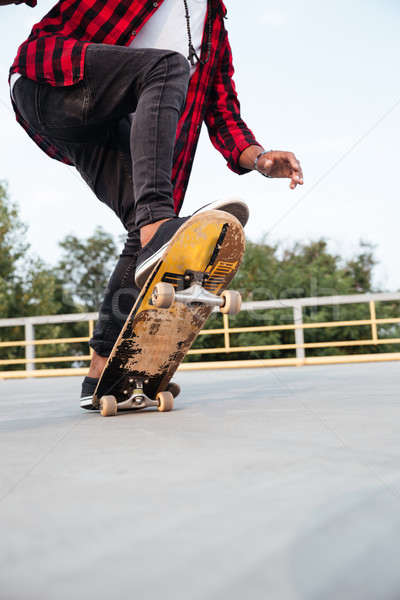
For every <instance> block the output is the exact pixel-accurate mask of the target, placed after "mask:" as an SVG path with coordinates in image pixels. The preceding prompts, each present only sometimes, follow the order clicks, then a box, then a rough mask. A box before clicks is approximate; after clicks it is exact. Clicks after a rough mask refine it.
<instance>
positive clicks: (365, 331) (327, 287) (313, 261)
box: [187, 239, 400, 361]
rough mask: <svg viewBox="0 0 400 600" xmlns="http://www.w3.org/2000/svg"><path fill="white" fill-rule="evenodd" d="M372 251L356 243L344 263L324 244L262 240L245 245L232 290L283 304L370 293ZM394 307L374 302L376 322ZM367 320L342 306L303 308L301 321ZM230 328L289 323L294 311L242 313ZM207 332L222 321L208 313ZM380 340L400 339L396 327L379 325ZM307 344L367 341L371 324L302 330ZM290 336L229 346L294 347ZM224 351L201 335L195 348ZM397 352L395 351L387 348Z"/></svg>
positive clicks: (242, 338) (315, 351)
mask: <svg viewBox="0 0 400 600" xmlns="http://www.w3.org/2000/svg"><path fill="white" fill-rule="evenodd" d="M373 252H374V248H373V246H371V245H370V244H368V243H365V242H360V245H359V249H358V251H357V253H356V255H355V256H354V257H352V258H350V259H343V258H342V257H341V256H339V255H337V254H333V253H331V252H330V251H329V249H328V243H327V241H326V240H324V239H320V240H317V241H311V242H309V243H300V242H297V243H295V244H293V245H292V246H291V247H282V245H281V244H273V245H271V244H268V243H267V242H266V241H265V240H262V241H261V242H259V243H254V242H248V243H247V247H246V254H245V258H244V260H243V264H242V266H241V268H240V270H239V273H238V275H237V276H236V278H235V280H234V284H233V287H234V288H235V289H238V290H239V291H240V292H241V293H242V296H243V300H244V301H248V302H250V301H257V300H276V299H278V300H285V299H286V298H305V297H321V296H328V297H331V296H336V295H353V294H363V293H368V292H373V291H378V290H374V289H373V270H374V266H375V264H376V261H375V259H374V256H373ZM398 312H399V303H398V302H397V303H396V302H394V303H393V302H392V303H379V304H378V306H377V316H378V318H393V317H398ZM369 318H370V312H369V306H368V305H367V304H357V303H355V304H346V305H333V303H332V304H331V305H328V306H322V305H321V306H316V307H307V308H304V309H303V322H304V323H307V324H310V325H312V324H314V323H315V324H317V323H325V322H343V321H353V320H366V319H369ZM229 322H230V326H231V327H254V326H260V325H261V326H263V325H267V326H270V325H271V326H273V325H289V324H293V309H292V308H289V307H288V308H279V309H274V310H261V311H258V310H257V311H256V310H254V311H250V312H246V311H242V312H240V313H239V314H238V315H237V316H236V317H230V319H229ZM207 328H209V329H218V328H222V317H221V316H218V315H216V314H213V315H212V317H211V320H210V322H209V323H208V324H207ZM379 337H380V338H384V337H386V338H389V337H390V338H400V328H399V326H398V325H393V324H391V325H389V324H388V325H381V326H380V327H379ZM304 338H305V342H306V343H314V344H318V343H321V342H322V343H323V342H337V341H343V342H349V341H351V340H366V341H367V340H370V339H371V327H370V325H356V326H351V327H350V326H345V327H342V326H337V327H330V328H324V329H321V328H317V327H316V328H312V327H311V328H309V329H308V328H307V329H305V331H304ZM294 343H295V336H294V331H293V330H290V329H287V330H282V331H269V332H246V333H240V334H232V335H231V336H230V345H231V347H236V346H241V347H251V346H266V345H274V346H278V345H286V344H294ZM216 345H217V346H219V347H223V346H224V339H223V336H222V335H220V336H219V337H218V336H215V335H212V336H211V335H210V336H208V335H204V336H200V337H199V338H198V340H197V342H196V345H195V346H194V348H199V349H200V348H212V347H215V346H216ZM391 349H398V348H391ZM387 351H389V348H388V347H387V346H384V345H371V344H367V345H362V344H360V345H359V346H356V347H354V346H347V347H346V346H343V347H336V348H334V349H333V348H311V349H307V352H306V354H307V356H316V355H319V356H321V355H331V354H352V353H354V352H358V353H374V352H387ZM294 355H295V352H294V350H291V349H279V348H277V347H276V348H274V349H272V350H268V351H266V350H256V351H250V350H249V352H247V353H246V354H243V353H242V352H240V353H239V352H230V353H229V354H219V355H213V354H210V355H207V354H202V355H192V356H190V357H188V359H187V360H190V361H200V360H234V359H240V358H242V359H244V358H287V357H293V356H294Z"/></svg>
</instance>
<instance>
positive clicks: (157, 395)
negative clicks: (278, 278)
mask: <svg viewBox="0 0 400 600" xmlns="http://www.w3.org/2000/svg"><path fill="white" fill-rule="evenodd" d="M244 246H245V239H244V231H243V228H242V226H241V224H240V223H239V221H238V220H237V219H236V218H235V217H234V216H232V215H230V214H229V213H226V212H223V211H220V210H213V211H207V212H203V213H200V214H198V215H195V216H194V217H192V218H191V219H189V220H188V221H186V223H185V224H184V225H183V226H182V227H181V228H180V229H179V231H178V232H177V233H176V234H175V236H174V237H173V238H172V239H171V241H170V243H169V245H168V247H167V249H166V251H165V253H164V255H163V258H162V259H161V260H160V261H159V262H158V264H157V265H156V266H155V268H154V270H153V272H152V273H151V275H150V276H149V278H148V280H147V281H146V283H145V285H144V287H143V289H142V290H141V293H140V295H139V297H138V299H137V301H136V303H135V305H134V307H133V308H132V311H131V313H130V315H129V316H128V318H127V320H126V323H125V325H124V328H123V329H122V331H121V333H120V335H119V338H118V340H117V341H116V343H115V346H114V348H113V351H112V353H111V355H110V357H109V359H108V361H107V363H106V366H105V368H104V371H103V373H102V375H101V377H100V380H99V382H98V385H97V388H96V391H95V394H94V396H93V404H94V406H96V407H97V408H100V412H101V414H102V415H103V416H113V415H115V414H116V413H117V410H118V411H119V410H124V409H141V408H146V407H149V406H154V407H156V408H158V410H160V411H169V410H172V408H173V404H174V397H176V396H177V395H178V393H179V386H178V385H177V384H174V383H172V384H171V383H170V381H171V378H172V376H173V375H174V373H175V371H176V370H177V368H178V367H179V365H180V363H181V362H182V360H183V359H184V357H185V355H186V353H187V351H188V350H189V348H190V347H191V345H192V344H193V342H194V341H195V339H196V337H197V335H198V333H199V332H200V330H201V329H202V327H203V326H204V324H205V322H206V320H207V319H208V317H209V316H210V314H211V312H212V311H213V310H214V307H215V306H219V307H220V310H221V311H222V312H225V313H228V314H236V313H237V312H238V311H239V310H240V305H241V297H240V294H239V293H238V292H233V291H228V290H226V288H227V287H228V285H229V284H230V282H231V281H232V279H233V277H234V276H235V274H236V272H237V270H238V268H239V265H240V263H241V260H242V258H243V254H244Z"/></svg>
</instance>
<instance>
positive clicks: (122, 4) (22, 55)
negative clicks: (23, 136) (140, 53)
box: [11, 0, 257, 212]
mask: <svg viewBox="0 0 400 600" xmlns="http://www.w3.org/2000/svg"><path fill="white" fill-rule="evenodd" d="M163 1H164V0H158V2H154V1H153V0H60V2H59V3H58V4H56V6H54V7H53V8H52V9H51V10H50V12H49V13H48V14H47V15H46V16H45V17H44V18H43V19H42V20H41V21H40V22H39V23H37V24H36V25H34V27H33V29H32V31H31V34H30V36H29V38H28V39H27V40H26V41H25V42H24V43H23V44H22V45H21V46H20V48H19V49H18V54H17V56H16V59H15V61H14V63H13V65H12V67H11V73H21V74H22V75H24V76H25V77H28V78H30V79H33V80H34V81H38V82H40V83H45V82H46V83H49V84H51V85H53V86H66V85H72V84H75V83H77V82H79V81H80V80H81V79H82V78H83V69H84V59H85V52H86V49H87V47H88V45H89V44H90V43H99V44H117V45H121V46H128V45H129V44H130V42H131V40H132V38H133V36H134V35H136V32H138V31H139V30H140V29H141V27H142V26H143V25H144V23H146V21H147V20H148V19H149V18H150V17H151V15H152V14H153V13H154V12H155V11H156V10H157V8H158V6H160V5H161V4H162V2H163ZM212 10H213V17H214V18H213V25H212V32H211V56H210V60H209V61H208V62H207V64H205V65H202V64H199V65H198V68H197V69H196V72H195V74H194V75H193V77H192V79H191V80H190V84H189V90H188V95H187V102H186V108H185V110H184V112H183V114H182V116H181V118H180V121H179V124H178V130H177V136H176V142H175V153H174V164H173V172H172V182H173V186H174V200H175V209H176V211H177V212H179V209H180V207H181V205H182V202H183V198H184V195H185V192H186V188H187V185H188V181H189V176H190V172H191V169H192V163H193V158H194V154H195V151H196V147H197V142H198V139H199V135H200V129H201V125H202V123H203V121H205V123H206V125H207V128H208V132H209V135H210V139H211V141H212V143H213V144H214V146H215V147H216V148H217V149H218V150H219V151H220V152H221V154H222V155H223V156H224V158H225V159H226V160H227V163H228V166H229V167H230V169H232V170H233V171H235V172H236V173H239V174H241V173H245V172H246V170H245V169H243V168H241V167H240V166H239V164H238V161H239V156H240V154H241V153H242V152H243V150H245V149H246V148H247V147H248V146H250V145H252V144H257V142H256V140H255V138H254V135H253V134H252V132H251V131H250V130H249V129H248V128H247V126H246V124H245V123H244V121H243V120H242V119H241V116H240V106H239V101H238V99H237V95H236V90H235V84H234V82H233V80H232V75H233V65H232V54H231V48H230V45H229V40H228V35H227V32H226V30H225V26H224V16H225V14H226V9H225V6H224V4H223V2H222V1H221V0H212ZM206 53H207V33H205V35H204V39H203V44H202V56H203V57H204V56H206ZM14 108H15V107H14ZM17 120H18V121H19V122H20V123H21V125H22V126H23V127H24V128H25V129H26V131H27V132H28V133H29V135H30V136H31V137H32V138H33V140H34V141H35V142H36V143H37V144H38V145H39V146H40V148H42V150H44V151H45V152H46V153H47V154H48V155H49V156H51V157H52V158H55V159H57V160H61V161H62V162H64V163H67V164H69V162H68V159H67V158H66V157H65V156H63V155H61V154H60V153H59V152H58V150H57V149H56V148H55V147H54V146H53V145H52V144H51V142H50V141H49V140H46V139H44V138H43V137H42V136H41V135H39V134H38V133H37V132H36V131H34V130H32V129H31V128H30V127H29V125H28V124H27V123H26V122H24V120H23V119H22V117H21V115H19V114H18V111H17Z"/></svg>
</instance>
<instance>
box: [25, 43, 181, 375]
mask: <svg viewBox="0 0 400 600" xmlns="http://www.w3.org/2000/svg"><path fill="white" fill-rule="evenodd" d="M187 83H188V68H187V64H186V62H185V59H184V58H183V57H182V56H181V55H178V54H176V53H170V52H163V51H153V50H150V51H149V50H143V51H142V50H132V49H129V48H128V49H127V48H121V47H113V46H104V45H92V46H90V47H89V49H88V52H87V56H86V62H85V80H84V81H83V82H81V83H80V84H78V85H76V86H72V87H68V88H53V87H52V86H50V85H47V84H36V83H34V82H32V81H29V80H27V79H25V78H21V79H20V80H18V81H17V83H16V85H15V89H14V96H15V99H16V103H17V106H18V108H19V110H20V112H21V113H22V115H23V116H24V118H25V120H27V121H28V122H29V123H30V125H31V126H32V127H34V128H35V129H36V130H37V131H38V132H39V133H41V134H42V135H44V136H45V137H46V138H48V139H49V140H51V142H52V143H53V144H54V145H56V146H57V147H58V148H59V149H60V150H61V151H62V152H64V153H65V154H66V155H67V156H68V157H69V158H70V159H71V161H72V162H73V163H74V164H75V165H76V167H77V169H78V171H79V172H80V173H81V174H82V176H83V178H84V179H85V180H86V182H87V183H88V184H89V185H90V187H91V188H92V189H93V191H94V192H95V194H96V195H97V196H98V198H99V199H100V200H101V201H102V202H104V203H106V204H107V205H108V206H110V208H111V209H112V210H113V211H114V212H115V213H116V214H117V215H118V217H119V218H120V219H121V221H122V223H123V224H124V226H125V228H126V229H127V231H128V237H127V243H126V245H125V249H124V252H123V253H122V255H121V258H120V260H119V262H118V264H117V267H116V269H115V271H114V273H113V276H112V277H111V279H110V283H109V286H108V288H107V292H106V296H105V299H104V302H103V305H102V307H101V310H100V318H99V322H98V324H97V326H96V329H95V333H94V336H93V338H92V340H91V346H92V347H93V348H94V350H95V358H94V361H93V364H94V365H95V368H94V371H95V373H97V372H98V371H99V369H100V366H99V365H101V364H102V363H104V362H105V359H103V360H102V361H101V360H100V361H99V360H98V358H99V357H106V356H108V355H109V353H110V350H111V348H112V346H113V344H114V342H115V340H116V337H117V336H118V333H119V331H120V329H121V326H122V324H123V322H124V320H125V318H126V316H127V314H128V313H129V309H130V307H131V306H132V304H133V303H134V300H135V298H136V296H137V293H138V289H137V288H136V286H135V285H134V278H133V276H134V271H135V268H134V267H135V263H136V257H137V252H138V250H139V248H140V238H139V230H138V228H141V229H143V228H145V227H148V226H150V227H151V226H154V224H155V225H156V226H157V224H158V223H159V222H162V221H163V220H165V219H169V218H171V217H173V216H174V214H175V213H174V211H173V202H172V186H171V168H172V156H173V148H174V141H175V134H176V125H177V122H178V119H179V115H180V111H181V109H182V106H183V104H184V100H185V95H186V89H187ZM32 98H35V99H36V102H32ZM135 111H136V114H135V117H134V120H133V126H132V127H130V125H129V123H128V121H127V119H126V118H124V117H126V115H128V114H130V113H132V112H135ZM144 241H146V240H144ZM92 376H96V375H95V374H93V372H92Z"/></svg>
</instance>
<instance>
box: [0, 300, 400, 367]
mask: <svg viewBox="0 0 400 600" xmlns="http://www.w3.org/2000/svg"><path fill="white" fill-rule="evenodd" d="M393 301H395V302H396V301H397V302H399V301H400V292H397V293H377V294H359V295H351V296H324V297H314V298H291V299H290V298H289V299H282V300H267V301H258V302H245V303H244V304H243V307H242V310H243V311H248V312H250V313H252V314H253V316H254V319H255V320H257V321H259V320H260V319H259V314H257V313H258V311H269V310H276V309H284V310H287V309H290V310H291V315H292V317H291V321H292V322H291V323H289V324H280V325H265V324H264V323H263V324H260V325H256V326H244V327H231V326H230V324H229V318H228V316H227V315H223V327H222V328H221V327H220V328H215V329H204V330H203V331H201V333H200V335H202V336H203V335H207V336H210V335H223V339H224V344H223V346H221V347H208V348H193V349H191V350H189V352H188V355H189V356H190V355H195V354H197V355H198V354H209V355H213V354H223V355H225V356H228V355H229V354H232V353H241V354H242V353H243V354H244V353H247V354H255V355H256V358H255V359H250V358H247V359H244V360H219V361H215V362H211V361H207V362H184V363H183V364H182V365H181V366H180V369H183V370H188V369H215V368H231V367H234V368H238V367H262V366H280V365H297V366H299V365H306V364H322V363H333V362H361V361H378V360H379V361H381V360H400V352H393V351H392V352H379V353H378V352H374V353H369V354H363V353H353V354H352V353H348V354H345V355H324V356H307V350H311V349H317V348H319V349H322V348H331V349H335V348H344V347H347V348H351V347H361V346H371V345H372V346H374V347H376V348H377V347H378V346H382V345H393V344H400V337H395V338H380V337H379V335H378V327H379V326H380V325H393V324H399V323H400V317H393V318H377V316H376V303H377V302H379V303H381V302H393ZM351 304H366V305H367V306H368V308H369V318H367V319H358V320H357V319H354V320H345V321H340V320H339V318H336V319H332V321H324V322H304V309H305V308H312V307H314V308H315V309H317V308H321V307H322V306H331V307H333V309H334V316H335V317H339V306H341V305H351ZM399 312H400V311H399ZM335 313H336V314H335ZM264 318H265V317H263V319H264ZM285 318H287V315H286V314H285ZM96 319H97V313H86V314H83V313H80V314H73V315H54V316H41V317H25V318H20V319H0V329H1V328H8V327H24V330H25V335H24V337H25V339H24V340H20V341H6V342H0V352H1V349H2V348H12V347H14V348H15V347H24V348H25V358H8V359H0V367H7V366H12V365H24V367H25V368H24V369H23V370H0V379H1V378H11V377H45V376H59V375H78V374H84V373H86V372H87V367H82V366H77V367H72V368H71V367H69V368H68V367H65V368H58V369H57V368H50V369H49V368H47V369H42V368H39V369H37V368H36V366H37V365H41V364H47V365H50V364H56V363H82V362H88V361H89V360H90V358H91V351H90V350H89V351H88V354H83V355H80V354H74V355H69V356H49V357H39V358H38V357H37V356H36V348H37V347H38V346H45V345H54V344H76V343H79V342H88V341H89V339H90V337H91V335H92V332H93V326H94V321H95V320H96ZM266 320H267V319H266ZM73 322H75V323H76V322H87V324H88V335H87V336H83V337H75V338H57V339H36V338H35V327H36V326H39V325H52V324H53V325H54V324H66V323H73ZM360 325H363V326H368V327H369V328H370V337H369V338H366V339H351V340H341V339H335V340H334V341H328V342H321V341H316V342H306V341H305V332H306V331H307V330H310V329H329V328H332V327H335V328H342V327H354V326H360ZM274 331H275V332H279V331H281V332H282V331H293V332H294V343H285V344H260V345H251V346H249V345H248V344H239V345H232V343H231V339H232V336H233V335H235V336H236V334H239V339H240V334H244V333H261V332H274ZM277 350H282V351H289V350H290V351H293V352H294V356H293V357H287V358H257V354H258V353H260V352H266V351H277Z"/></svg>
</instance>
